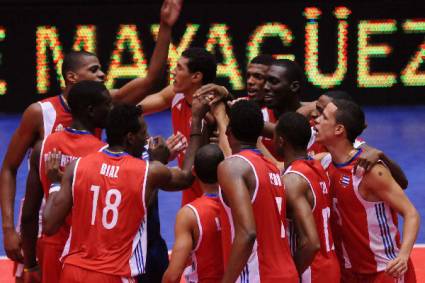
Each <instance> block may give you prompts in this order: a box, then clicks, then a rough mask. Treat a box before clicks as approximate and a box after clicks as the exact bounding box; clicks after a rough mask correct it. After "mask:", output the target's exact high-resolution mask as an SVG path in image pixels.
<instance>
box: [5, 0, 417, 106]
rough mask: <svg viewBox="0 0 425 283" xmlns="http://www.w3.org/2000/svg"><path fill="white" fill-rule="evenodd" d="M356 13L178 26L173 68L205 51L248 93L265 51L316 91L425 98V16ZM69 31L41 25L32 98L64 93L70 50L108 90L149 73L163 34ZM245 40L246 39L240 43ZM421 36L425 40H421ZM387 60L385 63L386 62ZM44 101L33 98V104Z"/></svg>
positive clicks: (126, 27)
mask: <svg viewBox="0 0 425 283" xmlns="http://www.w3.org/2000/svg"><path fill="white" fill-rule="evenodd" d="M386 3H387V2H386ZM270 5H271V6H273V4H270ZM185 9H190V8H189V7H185ZM270 9H273V8H270ZM353 9H354V8H353V7H347V6H335V7H331V8H329V7H327V6H326V7H320V5H317V6H311V5H305V6H304V7H303V8H302V10H298V11H299V14H298V15H296V14H294V13H292V12H291V11H287V15H290V16H292V17H295V16H296V17H297V19H296V20H292V19H290V18H289V17H288V19H285V17H282V19H281V20H280V21H277V20H276V19H275V16H272V17H270V18H271V20H270V21H263V20H262V19H264V17H259V18H258V20H256V19H255V18H252V19H251V21H250V24H248V25H247V27H245V28H244V29H243V30H242V29H241V27H242V26H244V24H243V23H242V22H243V21H244V20H246V19H243V18H244V16H242V15H237V16H236V18H232V19H228V21H226V20H225V19H220V20H215V19H211V20H209V19H204V20H200V21H199V22H197V21H195V20H194V21H189V20H188V21H186V22H184V24H182V25H180V26H178V27H176V28H175V30H177V31H178V32H177V34H178V35H176V34H174V36H173V41H172V44H171V45H170V50H169V58H168V66H169V68H173V67H174V66H175V64H176V62H177V59H178V58H179V56H180V54H181V53H182V51H183V50H185V49H186V48H188V47H190V46H203V47H205V48H206V49H207V50H210V51H212V52H213V53H215V54H216V55H217V58H218V71H217V76H218V78H220V79H221V80H222V82H224V83H226V84H227V85H228V86H229V87H230V88H231V90H232V91H241V90H243V89H244V88H245V80H244V73H245V69H246V65H247V63H248V62H249V60H251V59H252V58H253V57H255V56H256V55H258V54H260V53H262V52H267V53H272V55H273V56H274V57H275V58H287V59H291V60H296V61H297V62H299V63H300V65H301V66H303V68H304V71H305V75H306V78H307V81H308V89H311V90H313V92H316V93H318V92H323V91H324V90H326V89H329V88H338V87H339V88H345V89H346V88H349V91H351V90H352V89H358V90H365V89H370V90H372V89H391V88H392V87H394V86H396V85H397V86H398V87H399V89H400V88H415V89H417V88H418V87H419V90H418V92H424V88H423V87H425V64H424V60H425V40H424V38H425V18H420V17H412V18H391V17H387V18H379V19H362V18H361V15H356V17H357V18H356V19H354V15H355V13H356V12H354V11H353ZM294 10H296V9H294ZM224 17H225V16H223V18H224ZM238 17H241V19H238ZM188 18H190V17H188ZM195 19H199V18H196V17H195ZM182 21H184V19H182ZM294 22H296V23H294ZM300 23H302V26H300ZM0 24H2V22H1V20H0ZM63 26H64V24H62V23H59V24H51V25H47V24H40V25H35V32H34V41H35V50H34V51H35V72H34V76H35V86H34V87H33V88H32V89H33V90H34V91H31V92H32V94H39V95H51V94H54V93H55V92H56V93H57V92H58V91H59V90H58V87H62V88H63V87H64V82H63V79H62V77H61V71H60V70H61V64H62V62H63V58H64V53H65V51H64V50H66V51H68V50H71V49H74V50H82V49H84V50H87V51H90V52H94V53H98V54H101V55H102V57H103V58H101V61H103V63H104V69H105V70H104V71H105V73H106V76H107V80H106V82H105V83H106V85H107V87H108V88H114V87H117V86H118V85H120V83H121V84H122V81H125V80H128V79H132V78H135V77H143V76H145V75H146V72H147V66H148V58H149V57H148V55H147V54H149V51H151V50H152V49H153V48H152V42H153V41H154V40H155V39H156V38H157V36H158V30H159V25H158V24H157V23H152V22H151V23H144V22H143V21H141V22H133V21H128V20H123V23H118V24H115V28H112V29H111V28H108V29H105V28H104V27H103V24H102V23H96V20H94V21H93V23H90V24H89V23H87V20H86V19H84V20H81V23H78V24H74V25H71V26H70V25H69V24H67V31H62V29H61V27H63ZM110 26H112V24H111V25H110ZM141 29H144V30H148V33H146V32H141ZM12 32H13V28H11V29H10V30H9V27H8V25H6V24H3V25H2V26H1V27H0V53H1V58H5V57H10V56H13V55H11V54H7V53H6V51H5V50H3V48H2V46H3V45H4V44H8V40H9V33H12ZM415 35H416V37H415V38H414V40H412V42H410V46H411V47H412V46H413V44H414V46H415V48H414V50H413V49H412V48H410V54H406V52H404V53H403V55H400V54H395V50H396V47H395V46H394V44H392V43H391V40H392V42H393V43H394V42H397V41H399V40H401V39H403V40H406V38H408V37H406V36H415ZM390 36H394V38H393V39H391V37H390ZM418 36H420V37H418ZM106 37H107V38H109V42H110V41H111V39H112V42H113V44H112V45H110V46H109V47H106V46H105V45H102V44H101V42H100V40H99V38H103V42H104V41H105V40H104V38H106ZM241 37H244V38H245V41H241ZM322 37H323V38H322ZM64 38H65V39H66V40H64ZM412 38H413V37H412ZM418 38H422V39H420V40H419V41H418ZM377 40H378V42H376V41H377ZM394 40H396V41H394ZM387 41H388V42H387ZM146 42H149V43H146ZM397 44H399V45H400V43H397ZM400 46H402V44H401V45H400ZM400 46H399V47H400ZM9 50H10V49H9ZM353 50H354V51H355V52H353ZM241 51H242V52H241ZM270 51H272V52H270ZM108 54H109V55H108ZM14 55H15V56H16V54H14ZM391 56H392V57H391ZM99 57H101V56H99ZM104 58H107V60H106V62H105V60H102V59H104ZM350 58H351V59H350ZM400 59H401V60H400ZM388 60H396V61H397V64H395V65H398V66H397V70H396V71H395V70H394V68H392V70H385V66H388V64H391V63H390V62H388ZM385 61H387V62H386V63H385V64H383V65H382V64H381V63H380V62H385ZM401 63H403V66H401ZM2 65H3V60H2V62H1V64H0V70H2V69H3V70H2V72H0V95H1V96H0V102H1V99H2V98H6V97H7V96H12V95H15V94H14V93H12V92H9V85H10V84H9V81H8V79H7V78H4V77H3V76H2V74H4V73H5V72H6V71H7V70H5V68H6V67H5V66H2ZM375 66H378V67H377V68H375ZM105 67H106V68H105ZM170 79H171V78H169V80H170ZM28 89H31V86H28ZM27 95H28V94H27ZM33 96H34V95H33ZM424 96H425V93H424ZM39 98H40V96H38V97H36V96H35V97H32V98H31V99H30V100H37V99H39ZM4 108H5V107H1V106H0V110H3V111H4Z"/></svg>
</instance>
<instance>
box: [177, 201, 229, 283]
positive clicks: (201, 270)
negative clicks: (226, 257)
mask: <svg viewBox="0 0 425 283" xmlns="http://www.w3.org/2000/svg"><path fill="white" fill-rule="evenodd" d="M186 206H187V207H189V208H190V209H191V210H192V211H193V213H194V214H195V216H196V219H197V228H198V231H199V237H198V241H197V243H196V247H195V249H194V250H193V251H192V255H191V259H192V262H191V265H190V266H189V267H188V268H186V270H185V272H184V274H185V277H186V281H187V282H193V283H195V282H205V283H207V282H208V283H213V282H221V279H222V277H223V256H222V252H221V251H222V250H221V245H222V244H221V225H220V219H219V218H220V200H219V198H218V196H217V195H212V194H205V195H203V196H202V197H200V198H197V199H196V200H194V201H192V202H191V203H189V204H187V205H186Z"/></svg>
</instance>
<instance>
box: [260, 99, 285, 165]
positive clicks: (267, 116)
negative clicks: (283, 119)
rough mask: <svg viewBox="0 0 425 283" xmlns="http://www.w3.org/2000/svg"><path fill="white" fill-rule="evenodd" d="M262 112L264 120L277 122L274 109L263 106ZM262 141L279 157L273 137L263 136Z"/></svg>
mask: <svg viewBox="0 0 425 283" xmlns="http://www.w3.org/2000/svg"><path fill="white" fill-rule="evenodd" d="M261 113H262V114H263V120H264V122H270V123H276V122H277V119H276V116H275V115H274V112H273V110H271V109H269V108H267V107H265V106H264V107H263V108H261ZM261 142H262V143H263V144H264V146H265V147H266V148H267V150H268V151H269V152H270V153H271V154H272V155H273V156H274V157H275V158H277V154H276V150H275V148H274V144H273V138H266V137H262V138H261ZM279 161H281V160H279Z"/></svg>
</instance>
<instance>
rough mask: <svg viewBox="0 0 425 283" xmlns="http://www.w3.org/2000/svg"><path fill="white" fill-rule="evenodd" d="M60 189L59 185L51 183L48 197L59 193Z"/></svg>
mask: <svg viewBox="0 0 425 283" xmlns="http://www.w3.org/2000/svg"><path fill="white" fill-rule="evenodd" d="M60 189H61V184H60V183H52V184H51V185H50V189H49V195H50V194H51V193H54V192H59V191H60Z"/></svg>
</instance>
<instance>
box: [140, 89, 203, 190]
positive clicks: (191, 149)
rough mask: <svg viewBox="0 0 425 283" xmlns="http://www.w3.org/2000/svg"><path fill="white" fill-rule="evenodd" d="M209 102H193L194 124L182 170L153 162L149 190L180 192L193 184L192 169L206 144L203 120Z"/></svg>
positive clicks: (196, 100) (197, 100)
mask: <svg viewBox="0 0 425 283" xmlns="http://www.w3.org/2000/svg"><path fill="white" fill-rule="evenodd" d="M208 103H209V100H208V99H207V98H205V97H199V98H196V99H194V100H193V102H192V123H191V130H190V141H189V146H188V147H187V150H186V155H185V159H184V162H183V167H182V169H179V168H171V169H168V168H167V167H165V166H163V165H162V164H161V163H159V162H152V164H151V166H150V169H149V178H148V184H149V188H151V189H153V188H163V189H164V190H170V191H178V190H182V189H183V188H186V187H188V186H190V185H191V183H192V182H193V178H194V177H193V175H192V167H193V163H194V162H195V155H196V151H197V150H198V148H200V147H201V145H202V143H203V142H204V137H203V130H204V129H203V128H204V127H203V119H204V117H205V115H206V113H207V111H208V109H209V106H208Z"/></svg>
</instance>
